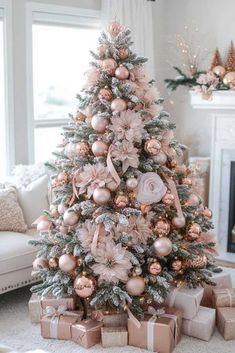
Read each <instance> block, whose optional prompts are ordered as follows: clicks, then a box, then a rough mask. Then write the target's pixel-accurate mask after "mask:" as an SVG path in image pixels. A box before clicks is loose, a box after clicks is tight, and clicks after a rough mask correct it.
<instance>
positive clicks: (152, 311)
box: [148, 306, 166, 318]
mask: <svg viewBox="0 0 235 353" xmlns="http://www.w3.org/2000/svg"><path fill="white" fill-rule="evenodd" d="M165 313H166V311H165V309H164V308H159V309H155V308H154V307H153V306H149V307H148V314H150V315H152V316H156V317H157V318H158V317H160V316H162V315H163V314H165Z"/></svg>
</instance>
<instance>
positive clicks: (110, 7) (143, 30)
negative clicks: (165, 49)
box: [102, 0, 154, 77]
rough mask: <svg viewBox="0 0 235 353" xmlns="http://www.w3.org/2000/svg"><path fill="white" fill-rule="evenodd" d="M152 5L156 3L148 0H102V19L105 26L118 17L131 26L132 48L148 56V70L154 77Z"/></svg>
mask: <svg viewBox="0 0 235 353" xmlns="http://www.w3.org/2000/svg"><path fill="white" fill-rule="evenodd" d="M152 6H154V3H153V2H152V1H147V0H102V20H103V25H104V26H105V27H107V26H108V25H109V23H110V22H111V21H112V20H114V19H117V20H119V21H120V22H121V23H122V24H123V25H124V26H126V27H128V28H130V30H131V32H132V38H133V41H134V44H133V46H132V50H133V51H135V52H136V53H137V54H139V55H143V56H146V57H148V59H149V61H148V63H147V64H146V65H147V70H148V73H149V74H150V75H151V77H154V49H153V23H152Z"/></svg>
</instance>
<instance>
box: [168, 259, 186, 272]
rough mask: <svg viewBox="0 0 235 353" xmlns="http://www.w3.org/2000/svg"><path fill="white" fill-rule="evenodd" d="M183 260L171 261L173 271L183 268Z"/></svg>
mask: <svg viewBox="0 0 235 353" xmlns="http://www.w3.org/2000/svg"><path fill="white" fill-rule="evenodd" d="M182 265H183V264H182V261H181V260H173V261H172V262H171V269H172V270H173V271H177V272H178V271H180V270H181V268H182Z"/></svg>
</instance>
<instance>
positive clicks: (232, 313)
mask: <svg viewBox="0 0 235 353" xmlns="http://www.w3.org/2000/svg"><path fill="white" fill-rule="evenodd" d="M216 312H217V319H216V321H217V327H218V330H219V332H220V333H221V335H222V336H223V337H224V339H225V340H232V339H235V308H217V309H216Z"/></svg>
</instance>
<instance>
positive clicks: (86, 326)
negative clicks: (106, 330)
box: [72, 319, 103, 348]
mask: <svg viewBox="0 0 235 353" xmlns="http://www.w3.org/2000/svg"><path fill="white" fill-rule="evenodd" d="M102 326H103V323H102V322H99V321H94V320H91V319H86V320H83V321H81V322H78V323H76V324H74V325H72V341H74V342H76V343H78V344H79V345H80V346H82V347H84V348H89V347H92V346H94V345H95V344H97V343H99V342H100V340H101V327H102Z"/></svg>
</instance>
